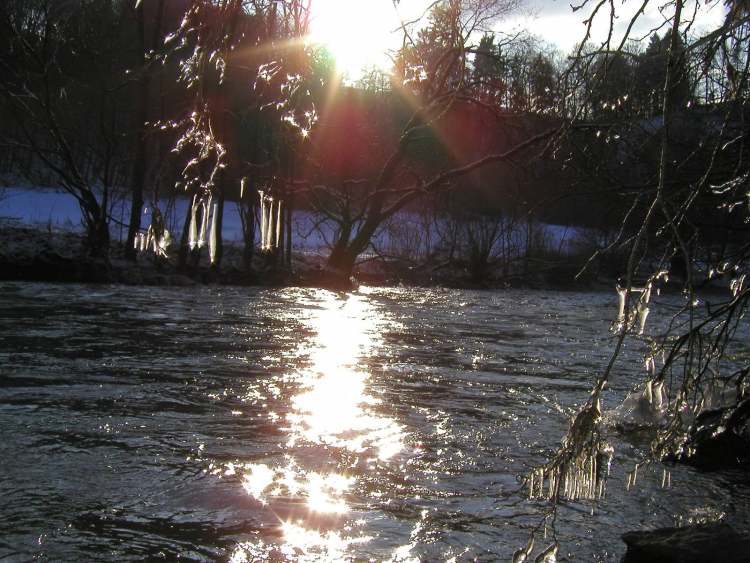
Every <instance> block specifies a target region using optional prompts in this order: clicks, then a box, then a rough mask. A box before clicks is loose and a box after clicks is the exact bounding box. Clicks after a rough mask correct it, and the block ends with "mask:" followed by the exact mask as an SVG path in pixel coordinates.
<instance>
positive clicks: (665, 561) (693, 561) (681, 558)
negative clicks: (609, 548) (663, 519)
mask: <svg viewBox="0 0 750 563" xmlns="http://www.w3.org/2000/svg"><path fill="white" fill-rule="evenodd" d="M622 540H623V541H624V542H625V544H626V545H627V546H628V550H627V552H626V553H625V556H624V557H623V558H622V563H652V562H654V561H659V562H660V563H678V562H679V563H699V562H700V563H704V562H706V561H721V562H722V563H739V562H741V561H748V559H750V535H748V534H741V533H739V532H737V531H736V530H735V529H734V528H732V527H731V526H729V525H728V524H724V523H714V524H700V525H695V526H685V527H683V528H660V529H658V530H652V531H642V532H627V533H625V534H623V536H622Z"/></svg>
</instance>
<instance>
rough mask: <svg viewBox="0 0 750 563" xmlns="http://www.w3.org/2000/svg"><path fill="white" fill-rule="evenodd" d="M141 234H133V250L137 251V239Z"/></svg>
mask: <svg viewBox="0 0 750 563" xmlns="http://www.w3.org/2000/svg"><path fill="white" fill-rule="evenodd" d="M140 234H141V233H135V237H134V238H133V248H135V249H136V250H138V239H139V238H140Z"/></svg>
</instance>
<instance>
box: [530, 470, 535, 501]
mask: <svg viewBox="0 0 750 563" xmlns="http://www.w3.org/2000/svg"><path fill="white" fill-rule="evenodd" d="M529 498H530V499H533V498H534V472H533V471H532V472H531V473H529Z"/></svg>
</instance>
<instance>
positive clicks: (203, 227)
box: [198, 196, 211, 248]
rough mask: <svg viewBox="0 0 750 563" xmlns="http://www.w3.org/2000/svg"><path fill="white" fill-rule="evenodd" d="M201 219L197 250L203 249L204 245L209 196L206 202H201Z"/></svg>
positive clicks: (209, 207)
mask: <svg viewBox="0 0 750 563" xmlns="http://www.w3.org/2000/svg"><path fill="white" fill-rule="evenodd" d="M201 205H202V206H203V217H201V229H200V233H199V234H198V248H203V247H204V246H205V244H206V233H207V231H208V216H209V214H210V212H211V196H209V197H208V202H205V201H204V202H203V203H202V204H201Z"/></svg>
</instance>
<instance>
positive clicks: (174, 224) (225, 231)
mask: <svg viewBox="0 0 750 563" xmlns="http://www.w3.org/2000/svg"><path fill="white" fill-rule="evenodd" d="M189 205H190V200H189V199H188V198H184V197H177V198H175V199H174V200H173V201H172V202H169V204H168V202H166V201H161V202H159V206H160V208H161V210H162V213H163V214H164V216H165V219H166V223H167V228H168V229H169V230H170V231H171V232H172V233H174V238H178V237H179V234H178V233H179V232H180V231H181V227H182V221H183V220H184V217H185V216H186V215H187V210H188V206H189ZM109 212H110V216H111V218H112V221H111V226H110V232H111V236H112V239H113V240H118V241H123V240H124V239H125V238H126V236H127V221H128V218H129V215H130V200H129V199H128V198H127V197H125V198H122V197H120V198H114V200H113V203H112V204H111V205H110V211H109ZM293 217H294V219H293V227H292V232H293V235H294V238H293V241H294V248H295V249H296V250H299V251H306V252H320V251H323V250H324V249H326V248H327V247H329V246H330V244H331V242H332V241H333V240H334V237H335V225H333V224H332V223H330V222H326V221H320V219H319V218H318V217H317V216H316V215H315V214H313V213H311V212H310V211H306V210H299V211H295V213H294V215H293ZM0 218H4V219H6V220H7V219H10V220H13V221H14V222H17V223H20V224H25V225H33V226H36V227H43V228H47V229H55V230H64V231H71V232H81V231H82V230H83V227H82V223H81V211H80V208H79V207H78V203H77V201H76V200H75V198H74V197H73V196H71V195H70V194H68V193H66V192H64V191H62V190H56V189H54V188H28V187H8V188H4V189H2V190H0ZM149 222H150V205H149V204H147V205H146V206H145V208H144V217H143V220H142V225H143V226H144V227H147V226H148V224H149ZM421 223H422V221H421V220H420V219H419V218H418V216H416V215H414V214H411V213H403V214H401V215H400V216H398V217H396V218H394V219H393V220H391V222H390V224H389V225H384V227H383V228H382V229H381V230H380V231H379V232H378V233H377V234H376V236H375V237H374V239H373V242H374V245H375V246H376V247H377V248H378V249H380V250H382V251H385V252H388V251H396V250H397V248H398V247H399V245H403V244H413V243H414V238H415V237H418V236H421V235H425V233H424V226H423V225H422V224H421ZM428 228H429V227H428ZM537 228H539V229H541V230H542V233H543V238H544V240H545V242H546V244H547V245H548V246H549V247H550V249H552V250H555V251H558V252H562V253H566V252H570V251H571V250H572V243H573V241H574V239H575V238H576V237H578V236H579V235H580V234H581V229H576V228H571V227H565V226H560V225H546V224H539V225H538V226H537ZM420 230H421V233H420ZM435 231H436V230H435V229H431V232H430V233H429V236H430V237H432V238H433V240H434V238H435V237H437V234H436V232H435ZM525 231H526V225H525V224H522V223H521V224H519V225H518V226H517V227H516V228H515V229H514V231H513V233H512V235H511V237H510V238H511V240H512V244H513V246H514V247H515V248H516V249H517V250H523V249H524V248H525V244H526V233H525ZM410 233H411V235H412V236H410ZM222 237H223V239H224V240H225V241H229V242H240V241H242V222H241V220H240V215H239V211H238V208H237V205H236V204H235V203H233V202H228V203H227V204H226V206H225V209H224V221H223V228H222ZM417 246H419V245H417Z"/></svg>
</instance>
